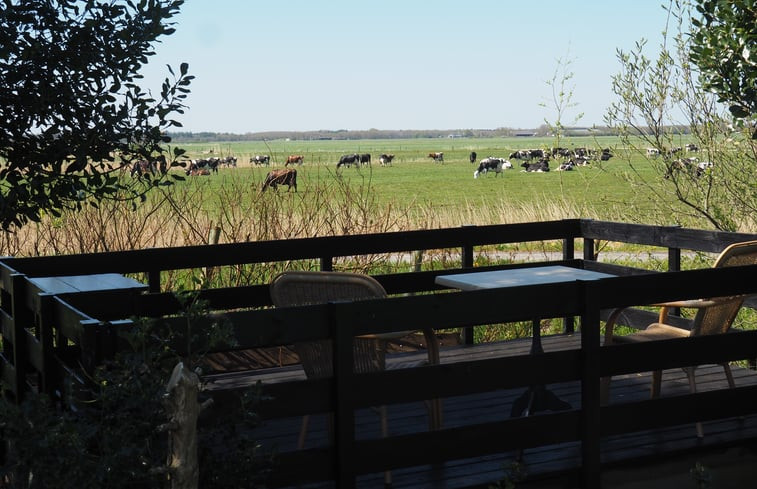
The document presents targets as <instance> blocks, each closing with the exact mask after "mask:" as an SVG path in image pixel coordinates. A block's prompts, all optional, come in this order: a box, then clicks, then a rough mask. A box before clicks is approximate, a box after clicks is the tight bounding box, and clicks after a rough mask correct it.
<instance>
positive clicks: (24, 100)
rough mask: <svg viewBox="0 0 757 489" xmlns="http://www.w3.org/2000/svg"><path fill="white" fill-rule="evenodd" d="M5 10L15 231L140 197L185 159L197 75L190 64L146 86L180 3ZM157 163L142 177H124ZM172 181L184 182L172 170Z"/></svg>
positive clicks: (3, 90) (10, 211) (2, 217)
mask: <svg viewBox="0 0 757 489" xmlns="http://www.w3.org/2000/svg"><path fill="white" fill-rule="evenodd" d="M3 3H4V5H3V7H2V9H0V120H2V121H3V123H2V125H0V225H2V227H3V229H4V230H12V229H13V228H17V227H20V226H23V225H24V224H26V223H28V222H29V221H30V220H31V221H39V220H40V219H41V217H42V216H43V215H44V214H46V213H49V214H51V215H53V216H58V215H60V211H61V209H64V208H73V209H81V207H82V205H85V204H89V205H94V206H97V203H98V202H99V201H101V200H102V199H107V198H112V199H127V200H133V199H138V198H144V195H145V192H147V191H148V190H149V189H150V188H153V187H155V186H158V185H166V184H170V183H171V180H170V179H169V178H167V177H165V176H164V174H165V173H166V172H167V169H168V168H169V167H170V166H174V165H177V164H179V163H178V161H179V159H180V157H181V156H182V155H183V151H182V150H181V149H179V148H174V149H173V150H171V149H170V148H168V147H167V146H166V145H167V143H169V142H170V138H169V137H167V136H166V133H165V131H166V130H167V129H168V128H170V127H180V126H181V124H179V123H178V122H177V121H175V120H174V119H173V117H175V114H181V113H183V110H184V108H185V105H184V100H185V98H186V96H187V94H188V93H189V89H188V86H189V84H190V82H191V80H192V78H193V77H192V76H189V75H188V74H187V72H188V66H187V65H186V64H182V65H181V67H180V71H179V72H178V74H176V73H174V71H173V70H172V69H171V68H170V66H169V68H168V69H169V72H170V75H171V78H170V79H169V78H166V79H165V81H164V82H163V84H162V87H161V91H160V95H159V96H157V97H154V96H153V95H152V94H151V93H150V92H145V91H143V89H142V88H141V87H140V86H139V84H138V82H139V81H140V80H141V76H140V75H139V70H140V68H141V67H142V66H143V65H144V64H146V63H147V61H148V58H149V57H150V56H151V55H153V54H154V51H153V44H154V43H156V42H158V38H160V37H161V36H166V35H170V34H171V33H173V32H174V29H173V27H172V25H173V24H172V23H171V22H170V19H171V18H172V17H173V16H174V15H176V14H177V13H178V12H179V8H180V6H181V5H182V4H183V0H142V1H140V2H139V3H138V4H137V3H136V2H133V1H130V0H114V1H108V2H96V1H87V2H82V1H78V0H5V1H4V2H3ZM139 160H147V161H150V162H153V163H154V162H157V161H160V162H161V170H163V171H162V172H158V173H157V174H156V175H154V176H153V175H152V174H150V173H148V174H147V175H145V178H140V179H127V178H122V177H121V175H120V173H121V170H122V169H124V168H129V167H130V166H131V165H133V164H135V163H136V162H137V161H139ZM174 178H176V177H174Z"/></svg>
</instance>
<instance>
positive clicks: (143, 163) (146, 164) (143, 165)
mask: <svg viewBox="0 0 757 489" xmlns="http://www.w3.org/2000/svg"><path fill="white" fill-rule="evenodd" d="M147 172H150V173H152V174H153V175H154V174H155V162H153V161H149V160H137V161H135V162H134V163H133V164H132V165H131V173H130V174H131V176H132V177H133V176H135V175H136V176H138V177H141V176H142V175H144V174H145V173H147Z"/></svg>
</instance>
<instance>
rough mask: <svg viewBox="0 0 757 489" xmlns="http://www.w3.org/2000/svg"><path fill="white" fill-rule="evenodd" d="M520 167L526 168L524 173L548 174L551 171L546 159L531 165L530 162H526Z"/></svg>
mask: <svg viewBox="0 0 757 489" xmlns="http://www.w3.org/2000/svg"><path fill="white" fill-rule="evenodd" d="M520 166H522V167H523V168H524V170H522V171H526V172H538V173H542V172H548V171H549V161H547V160H546V159H545V158H541V159H540V160H539V161H537V162H536V163H529V162H528V161H524V162H523V163H522V164H521V165H520Z"/></svg>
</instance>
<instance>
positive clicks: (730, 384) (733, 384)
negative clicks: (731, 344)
mask: <svg viewBox="0 0 757 489" xmlns="http://www.w3.org/2000/svg"><path fill="white" fill-rule="evenodd" d="M722 365H723V370H724V371H725V377H726V379H728V387H730V388H731V389H733V388H735V387H736V382H734V381H733V374H732V373H731V366H730V365H729V364H728V363H723V364H722Z"/></svg>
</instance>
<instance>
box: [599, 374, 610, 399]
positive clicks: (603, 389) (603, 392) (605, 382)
mask: <svg viewBox="0 0 757 489" xmlns="http://www.w3.org/2000/svg"><path fill="white" fill-rule="evenodd" d="M611 381H612V377H602V378H601V379H600V380H599V403H600V404H602V405H605V404H608V403H609V402H610V382H611Z"/></svg>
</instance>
